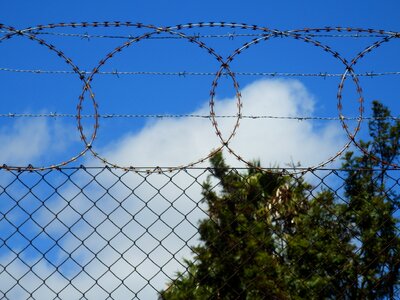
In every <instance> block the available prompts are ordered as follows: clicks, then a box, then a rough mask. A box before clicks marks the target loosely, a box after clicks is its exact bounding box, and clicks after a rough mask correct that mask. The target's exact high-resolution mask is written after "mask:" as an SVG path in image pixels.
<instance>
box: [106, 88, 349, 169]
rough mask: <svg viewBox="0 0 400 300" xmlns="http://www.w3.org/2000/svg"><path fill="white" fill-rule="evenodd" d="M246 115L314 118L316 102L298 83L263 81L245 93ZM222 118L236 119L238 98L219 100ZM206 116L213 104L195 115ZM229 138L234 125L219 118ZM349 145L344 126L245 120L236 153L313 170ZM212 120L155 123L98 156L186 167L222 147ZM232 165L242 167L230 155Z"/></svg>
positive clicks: (128, 163) (234, 144)
mask: <svg viewBox="0 0 400 300" xmlns="http://www.w3.org/2000/svg"><path fill="white" fill-rule="evenodd" d="M242 102H243V111H242V114H243V115H256V116H257V115H270V116H289V117H294V116H311V115H312V114H313V107H314V100H313V97H312V96H311V95H310V94H309V92H308V91H307V90H306V88H305V87H304V86H303V85H302V84H301V83H300V82H299V81H294V80H285V81H284V80H261V81H257V82H254V83H253V84H251V85H249V86H247V87H245V88H244V89H243V90H242ZM215 111H216V114H217V115H236V114H237V108H236V101H235V99H224V100H221V101H218V102H217V104H216V107H215ZM193 113H194V114H201V115H207V114H208V113H209V111H208V104H205V105H204V107H203V108H201V109H200V110H198V111H195V112H193ZM218 123H219V127H220V130H221V132H222V133H223V136H224V138H227V137H228V135H229V133H230V132H231V131H232V129H233V123H234V120H232V119H218ZM344 144H345V139H344V135H343V132H342V131H341V130H340V129H339V124H338V123H337V124H336V125H333V124H329V125H325V126H324V127H322V128H318V129H317V127H316V126H313V124H312V121H297V120H276V119H242V120H241V122H240V127H239V128H238V130H237V134H236V136H235V137H234V138H233V139H232V141H231V144H230V146H231V148H232V149H233V150H234V151H235V153H237V154H238V155H240V156H241V157H243V158H245V159H246V160H248V161H252V160H253V159H260V160H261V162H262V165H263V166H267V167H268V166H270V165H275V164H279V165H280V166H285V165H286V164H287V163H291V162H292V161H293V162H295V163H297V162H301V164H302V165H303V166H307V167H308V166H313V165H315V164H318V163H320V162H323V161H325V160H326V159H328V158H330V157H331V156H333V155H334V154H335V153H336V152H337V151H338V150H339V149H341V148H342V147H343V145H344ZM219 145H220V141H219V139H218V138H217V137H216V135H215V132H214V130H213V128H212V125H211V122H210V121H209V120H207V119H200V120H198V119H178V120H174V119H172V120H171V119H168V120H160V121H157V122H153V123H151V124H150V125H148V126H147V127H145V128H143V130H142V131H141V132H140V133H139V134H137V135H130V136H125V137H124V138H123V139H122V140H120V141H119V142H118V143H115V144H113V145H110V146H108V147H107V148H105V149H102V150H100V151H99V152H100V153H101V154H102V156H103V157H106V158H107V159H108V160H109V161H110V162H113V163H116V164H118V165H121V166H175V165H187V164H189V163H190V162H193V161H196V160H198V159H200V158H202V157H205V156H207V155H208V154H209V153H210V152H211V150H213V149H216V148H217V147H219ZM226 158H227V161H228V162H229V163H230V164H231V165H232V166H238V165H239V166H240V165H241V164H238V162H237V161H236V160H235V159H234V158H233V157H229V156H227V157H226Z"/></svg>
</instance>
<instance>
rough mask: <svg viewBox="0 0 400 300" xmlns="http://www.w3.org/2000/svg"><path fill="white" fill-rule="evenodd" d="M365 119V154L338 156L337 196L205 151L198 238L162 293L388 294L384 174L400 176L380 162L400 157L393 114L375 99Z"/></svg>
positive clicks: (389, 208)
mask: <svg viewBox="0 0 400 300" xmlns="http://www.w3.org/2000/svg"><path fill="white" fill-rule="evenodd" d="M373 117H374V118H373V119H372V120H371V121H370V122H369V133H370V139H369V140H368V141H360V142H359V143H360V145H361V146H362V147H363V148H364V149H368V152H367V151H365V152H361V151H360V153H353V152H347V153H346V155H345V157H344V163H343V170H342V171H341V172H340V174H342V175H343V179H344V192H343V193H342V194H339V193H338V192H337V190H331V189H327V188H326V189H320V188H319V189H317V188H316V187H313V186H312V185H311V184H309V183H307V182H305V180H304V179H303V178H301V177H295V176H289V175H282V174H278V173H273V172H270V173H268V172H261V171H258V170H256V169H249V170H248V171H247V173H245V174H242V173H239V172H237V171H235V170H232V169H231V168H229V166H227V165H226V163H225V161H224V159H223V157H222V154H221V153H218V154H216V155H215V156H214V157H212V158H211V165H212V170H213V176H212V177H213V178H209V179H208V180H207V182H205V183H204V184H203V197H204V201H205V202H206V204H207V206H208V216H209V217H208V218H207V219H205V220H202V221H201V223H200V225H199V236H200V239H201V243H200V244H199V245H198V246H196V247H193V249H192V250H193V260H187V261H185V264H186V266H187V268H186V271H185V272H183V273H177V274H176V277H175V278H174V279H173V280H171V282H170V283H169V284H168V286H169V287H168V288H167V289H165V290H164V291H161V292H160V299H165V300H176V299H227V300H228V299H229V300H230V299H255V300H257V299H396V289H398V288H399V284H400V282H399V279H400V275H399V268H400V238H399V232H400V231H399V228H398V226H399V225H400V224H399V220H398V218H397V216H398V215H399V214H398V213H396V212H397V210H398V208H399V207H398V206H399V194H398V190H399V188H398V186H397V187H396V186H395V185H393V184H392V185H389V184H388V179H391V181H390V182H393V180H394V181H395V182H397V183H399V176H398V174H399V171H398V170H391V168H390V166H389V165H388V163H391V164H394V163H397V161H398V159H399V156H400V145H399V143H400V122H399V121H395V122H391V121H390V118H389V117H390V111H389V110H388V109H387V108H386V107H385V106H383V105H382V104H380V103H379V102H373ZM382 161H385V162H386V164H383V163H382ZM396 176H397V179H396ZM215 182H218V189H216V188H215ZM397 293H399V292H397Z"/></svg>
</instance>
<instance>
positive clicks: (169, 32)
mask: <svg viewBox="0 0 400 300" xmlns="http://www.w3.org/2000/svg"><path fill="white" fill-rule="evenodd" d="M89 27H92V28H96V27H102V28H107V27H113V28H117V27H128V28H129V27H133V28H138V29H139V28H144V29H147V30H149V32H147V33H144V34H141V35H139V36H128V37H126V36H125V38H127V41H126V42H125V43H124V44H123V45H122V46H118V47H117V48H116V49H114V50H113V51H111V52H110V53H109V54H107V55H106V57H105V58H104V59H102V60H100V62H99V64H98V66H96V67H95V68H94V69H93V70H92V71H91V72H90V73H88V71H82V70H80V69H79V68H78V67H77V66H75V65H74V64H73V62H72V61H71V59H69V58H67V57H66V56H65V55H64V53H63V52H61V51H59V50H57V49H56V48H55V47H54V46H53V45H51V44H48V43H46V42H45V41H44V40H42V39H39V38H37V35H39V34H43V35H46V34H51V32H47V31H45V30H46V29H55V28H89ZM214 27H215V28H229V29H233V30H235V29H238V30H244V31H249V30H250V31H252V33H248V32H246V33H236V32H235V33H234V34H235V36H233V37H236V36H238V37H239V36H248V37H250V36H251V37H255V38H254V39H253V40H251V41H250V42H246V43H245V44H244V45H243V46H242V47H240V48H238V49H236V50H235V51H234V52H233V53H232V54H231V55H229V56H228V57H227V58H226V59H224V58H223V57H222V56H221V55H219V54H218V53H217V52H215V50H214V49H212V48H210V47H209V46H207V45H206V44H205V43H204V42H202V41H200V37H207V36H208V37H223V36H222V35H200V34H198V35H193V34H188V33H184V31H185V30H188V29H195V28H199V29H200V28H214ZM0 29H1V30H2V31H3V33H5V34H4V35H3V36H2V37H0V42H2V41H4V40H7V39H10V38H12V37H13V36H16V35H19V36H25V37H28V38H29V39H31V40H34V41H37V42H39V43H40V44H42V45H44V46H46V47H47V48H48V49H49V50H51V51H54V52H55V53H56V54H57V55H58V56H60V57H61V58H62V59H64V60H65V61H66V62H67V63H68V64H69V65H70V66H72V69H73V71H47V70H23V69H7V68H2V70H3V71H9V72H27V73H38V74H40V73H46V72H48V73H60V74H61V73H62V74H69V73H71V72H73V73H76V74H78V75H79V77H80V79H81V80H82V81H83V83H84V84H83V90H82V94H81V95H80V96H79V101H78V105H77V116H76V118H77V123H78V130H79V134H80V136H81V138H82V140H83V142H84V144H85V149H84V150H83V151H82V152H81V153H80V154H78V155H77V156H74V157H73V158H72V159H69V160H67V161H65V162H62V163H58V164H54V165H51V166H46V167H37V166H31V165H30V166H28V167H26V166H25V167H24V166H8V165H7V164H6V163H4V164H3V166H2V167H1V168H7V169H18V170H21V169H28V170H36V169H40V170H44V169H48V168H57V167H60V166H65V165H66V164H68V163H69V162H71V161H75V160H76V159H77V158H79V157H80V156H82V155H83V154H84V153H86V152H87V150H90V151H91V153H92V154H93V155H94V156H95V157H97V158H99V159H100V160H101V161H102V162H103V163H105V164H107V165H109V166H111V167H118V168H122V169H125V170H133V169H135V166H119V165H116V164H114V163H112V162H109V161H108V160H107V158H104V157H101V156H100V155H99V154H98V153H97V152H96V151H95V149H94V148H93V142H94V140H95V138H96V135H97V127H98V119H99V115H98V113H97V103H96V100H95V97H94V93H93V92H92V91H91V87H90V83H91V81H92V80H93V78H94V76H95V75H97V74H114V75H118V74H119V73H120V74H127V75H128V74H129V75H135V74H137V75H139V74H149V75H156V74H158V75H179V76H183V75H215V77H214V80H213V82H212V85H211V91H210V100H209V106H210V114H209V118H210V120H211V123H212V125H213V127H214V128H215V132H216V135H217V136H218V137H219V139H220V141H221V145H220V147H219V148H217V149H216V150H215V151H213V152H211V153H210V154H209V155H207V156H205V157H203V158H200V159H198V160H196V161H194V162H191V163H187V164H184V165H181V166H176V167H174V168H172V169H170V170H169V171H172V170H174V169H182V168H186V167H193V166H194V165H196V164H198V163H201V162H204V161H205V160H206V159H208V158H209V157H210V156H211V155H212V154H213V153H215V152H217V151H220V150H222V149H223V148H226V149H227V150H228V151H229V152H230V153H231V154H233V155H234V156H236V158H238V159H239V160H241V161H242V162H244V163H246V164H247V165H248V166H249V167H254V166H253V165H252V164H251V162H249V161H248V160H247V159H244V158H243V157H242V156H241V155H240V154H238V153H236V152H235V150H234V149H232V147H231V146H230V145H229V143H230V142H231V140H232V139H233V137H234V136H235V133H236V131H237V129H238V128H239V121H240V119H241V118H243V116H242V114H241V108H242V105H243V104H242V102H241V95H240V89H239V83H238V81H237V79H236V76H237V75H264V76H276V75H277V73H274V72H234V71H232V70H231V69H230V63H231V62H232V61H233V60H234V59H236V57H237V56H238V55H239V54H241V53H242V52H243V51H245V50H246V49H247V48H249V47H253V46H254V45H256V44H259V43H260V42H264V41H267V40H269V39H271V38H274V37H280V38H291V39H296V40H300V41H303V42H306V43H309V44H312V45H314V46H317V47H318V48H320V49H321V50H323V51H324V52H327V53H329V54H330V55H332V56H333V57H334V58H335V59H337V60H339V61H340V62H341V63H342V64H343V67H344V72H343V74H341V75H340V74H329V73H323V72H321V73H318V74H316V73H315V74H307V73H282V74H279V75H280V76H320V77H340V84H339V86H338V93H337V99H338V104H337V108H338V115H339V117H338V119H339V120H340V122H341V123H342V127H343V129H344V130H345V132H346V134H347V136H348V139H349V140H348V142H347V143H346V144H345V145H344V146H343V147H342V148H341V149H340V150H338V151H337V152H336V153H335V154H334V155H332V156H331V157H330V158H327V159H326V160H325V161H323V162H320V163H318V164H317V165H315V166H312V167H310V168H309V170H313V169H317V168H321V167H323V166H325V165H327V164H328V163H330V162H332V161H334V160H335V159H336V158H338V157H339V156H340V155H341V154H342V153H343V152H344V151H345V150H346V149H347V148H348V147H349V146H350V145H351V144H355V145H356V146H357V147H358V148H360V149H361V150H362V151H363V152H364V153H367V152H368V151H367V150H366V149H362V147H361V146H360V144H359V143H358V142H357V141H356V134H357V133H358V131H359V130H360V126H361V122H362V120H364V119H366V118H365V117H364V116H363V110H364V108H363V101H364V100H363V96H362V89H361V86H360V84H359V80H358V76H370V77H373V76H383V75H397V73H398V72H378V73H375V72H366V73H361V74H358V73H357V72H355V70H354V69H353V68H354V66H355V64H356V63H357V62H358V61H359V60H360V59H361V58H362V57H364V56H365V55H366V54H368V53H370V52H372V51H373V50H374V49H376V48H377V47H379V46H380V45H381V44H383V43H386V42H389V41H391V40H393V39H396V38H398V37H400V33H399V32H396V31H387V30H376V29H364V28H351V27H321V28H304V29H294V30H285V31H282V30H278V29H271V28H268V27H263V26H258V25H249V24H244V23H232V22H197V23H187V24H179V25H173V26H155V25H146V24H142V23H133V22H118V21H112V22H107V21H106V22H71V23H57V24H48V25H38V26H33V27H29V28H25V29H16V28H13V27H10V26H6V25H2V24H0ZM160 33H165V34H166V36H159V34H160ZM54 34H56V35H57V34H58V35H64V33H54ZM66 35H67V34H66ZM72 35H74V34H72ZM229 35H231V33H228V36H229ZM75 36H78V35H77V34H75ZM84 36H85V37H88V36H89V35H88V34H86V33H85V34H84ZM98 36H99V37H100V35H98ZM345 36H349V37H373V38H381V39H380V40H379V41H376V42H374V43H373V44H372V45H371V46H368V47H366V48H365V49H364V50H363V51H361V52H360V53H358V54H357V55H356V56H355V57H354V58H353V59H352V60H350V61H347V60H346V59H344V58H343V57H341V55H340V53H338V52H337V51H335V50H333V49H332V48H331V47H329V46H327V45H324V44H322V43H321V42H319V41H317V40H315V39H314V38H315V37H345ZM103 37H104V38H110V37H111V36H107V35H104V36H103ZM114 37H115V38H116V37H120V38H122V37H124V36H114ZM158 37H159V38H168V37H171V38H179V39H186V40H187V41H189V42H191V43H194V44H197V46H199V47H200V48H202V49H204V50H206V51H207V52H208V53H209V54H210V55H211V56H213V57H214V58H215V59H216V60H217V61H218V62H219V63H220V64H221V66H220V68H219V70H218V71H217V72H215V73H214V72H209V73H208V72H174V73H170V72H154V73H152V72H148V73H146V72H135V71H132V72H118V71H111V72H110V71H101V69H102V68H103V65H105V64H106V62H107V61H108V60H109V59H111V58H112V57H113V56H115V55H116V54H117V53H118V52H120V51H122V50H124V49H125V48H127V47H129V46H131V45H132V44H133V43H136V42H139V41H142V40H144V39H151V38H158ZM222 75H229V76H230V77H231V78H232V80H233V86H234V90H235V93H236V98H237V109H238V110H237V115H236V116H233V117H236V119H237V120H236V123H235V125H234V127H233V129H232V132H231V133H230V134H229V136H228V137H223V136H222V134H221V132H220V130H219V128H218V122H217V118H218V116H217V114H216V112H215V111H214V97H215V94H216V88H217V86H218V80H219V78H220V77H221V76H222ZM348 77H351V78H352V81H353V83H354V84H355V86H356V90H357V93H358V94H359V115H358V117H356V118H346V117H345V116H343V115H342V112H341V111H342V107H343V104H342V91H343V88H344V83H345V81H346V80H347V78H348ZM87 93H89V97H90V99H91V102H92V104H93V106H94V109H95V114H94V115H93V116H94V118H95V125H94V130H93V133H92V135H91V136H90V138H88V137H86V135H85V133H84V129H83V125H82V123H81V119H82V118H86V117H87V116H83V115H82V114H81V110H82V105H83V103H84V101H85V95H86V94H87ZM16 115H17V114H16ZM106 115H107V114H106ZM128 115H129V114H128ZM129 116H130V117H133V116H135V117H138V115H129ZM143 116H144V115H142V117H143ZM171 116H174V117H176V115H171ZM156 117H158V116H156ZM265 117H266V118H275V117H274V116H265ZM253 118H254V119H255V118H259V117H253ZM260 118H261V117H260ZM277 118H279V117H277ZM319 118H320V117H316V119H319ZM294 119H298V120H302V119H304V118H302V117H294ZM306 119H308V118H306ZM309 119H312V118H309ZM321 119H324V118H322V117H321ZM326 119H329V118H326ZM350 119H354V120H356V121H357V125H356V126H355V129H354V130H353V131H352V132H350V130H349V128H348V125H347V124H346V122H345V121H347V120H350ZM374 159H378V158H376V157H374ZM381 163H382V164H383V165H386V164H388V165H390V166H391V167H394V168H397V167H398V165H397V164H394V163H389V162H381ZM265 170H266V169H265Z"/></svg>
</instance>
